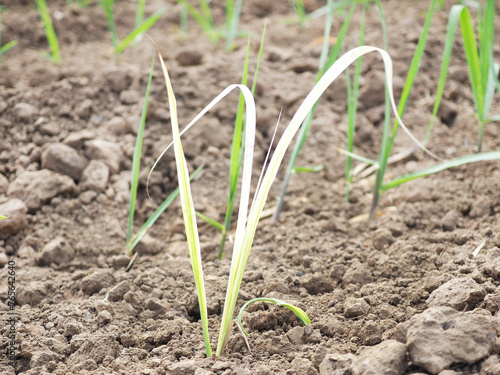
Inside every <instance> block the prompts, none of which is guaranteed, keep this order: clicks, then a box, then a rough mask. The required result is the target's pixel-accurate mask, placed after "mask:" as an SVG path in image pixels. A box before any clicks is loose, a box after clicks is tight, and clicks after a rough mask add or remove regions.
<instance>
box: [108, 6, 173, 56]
mask: <svg viewBox="0 0 500 375" xmlns="http://www.w3.org/2000/svg"><path fill="white" fill-rule="evenodd" d="M166 10H167V8H163V9H160V10H158V11H156V12H154V13H153V14H152V15H151V16H149V17H148V18H147V19H146V20H145V21H144V22H143V23H142V24H141V25H140V26H139V27H137V28H135V29H134V30H133V31H132V32H131V33H130V34H128V35H127V36H126V37H125V38H124V39H123V40H122V41H121V42H120V44H118V46H117V47H116V48H115V53H116V54H120V53H122V52H123V51H124V50H125V48H127V47H128V46H129V45H130V43H132V42H133V41H134V40H135V39H136V38H137V37H138V36H139V35H141V34H143V33H145V32H146V31H147V30H149V29H150V28H151V27H152V26H153V25H154V24H155V23H156V22H157V21H158V20H159V19H160V17H161V16H162V15H163V13H165V11H166Z"/></svg>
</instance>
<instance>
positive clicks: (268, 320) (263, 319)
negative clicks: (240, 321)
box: [246, 311, 278, 331]
mask: <svg viewBox="0 0 500 375" xmlns="http://www.w3.org/2000/svg"><path fill="white" fill-rule="evenodd" d="M246 323H247V325H248V330H249V331H253V330H257V331H268V330H271V329H274V328H276V325H277V324H278V319H277V318H276V315H275V314H274V313H272V312H270V311H256V312H254V313H251V314H249V316H248V318H247V319H246Z"/></svg>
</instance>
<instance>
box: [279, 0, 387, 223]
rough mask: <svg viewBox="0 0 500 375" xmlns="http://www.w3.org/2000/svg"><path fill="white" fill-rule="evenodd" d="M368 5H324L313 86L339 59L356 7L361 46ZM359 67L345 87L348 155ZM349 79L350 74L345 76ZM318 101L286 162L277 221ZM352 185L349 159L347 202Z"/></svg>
mask: <svg viewBox="0 0 500 375" xmlns="http://www.w3.org/2000/svg"><path fill="white" fill-rule="evenodd" d="M375 2H376V4H377V6H378V9H379V14H380V19H381V23H382V28H383V31H384V40H386V34H385V21H384V16H383V12H382V6H381V4H380V1H379V0H376V1H375ZM369 3H370V2H369V1H348V2H342V4H337V3H336V2H334V1H333V0H328V1H327V3H326V5H325V12H326V18H325V27H324V33H323V47H322V52H321V55H320V62H319V69H318V74H317V76H316V82H318V81H319V79H320V78H321V77H322V76H323V75H324V73H325V72H326V71H327V70H328V69H329V68H330V67H331V66H332V64H333V63H334V62H335V60H336V59H337V58H338V56H339V54H340V52H341V51H342V49H343V44H344V40H345V37H346V35H347V31H348V29H349V25H350V23H351V19H352V16H353V14H354V11H355V9H356V7H357V6H358V5H361V7H362V12H363V13H362V22H361V26H360V32H359V45H363V44H364V35H365V13H366V9H367V7H368V4H369ZM344 7H347V8H348V11H347V14H346V17H345V20H344V22H343V23H342V26H341V27H340V30H339V32H338V35H337V37H336V43H335V44H334V46H333V47H332V48H331V49H330V51H329V38H330V34H331V27H332V22H333V15H334V11H335V10H338V9H343V8H344ZM386 49H387V47H386ZM361 64H362V59H359V60H358V61H357V62H356V67H355V72H354V77H353V81H352V86H351V82H350V79H348V83H347V88H348V101H347V106H348V111H347V112H348V132H347V149H348V151H350V152H352V151H353V147H354V134H355V128H356V113H357V106H358V93H359V76H360V73H361ZM346 73H347V74H348V73H349V70H346ZM348 77H350V76H349V74H348ZM318 103H319V101H318V102H317V103H315V105H314V107H313V108H312V109H311V112H310V113H309V115H308V116H307V118H306V119H305V121H304V124H303V125H302V126H301V129H300V132H299V134H298V136H297V140H296V141H295V145H294V148H293V150H292V153H291V156H290V161H289V162H288V167H287V169H286V172H285V177H284V180H283V185H282V188H281V193H280V196H279V198H278V203H277V206H276V211H275V213H274V219H275V220H278V218H279V214H280V212H281V210H282V208H283V204H284V200H285V196H286V192H287V189H288V185H289V183H290V179H291V176H292V175H293V174H294V173H295V172H296V171H297V166H296V162H297V158H298V156H299V154H300V152H301V150H302V148H303V146H304V144H305V142H306V139H307V136H308V134H309V130H310V128H311V124H312V121H313V118H314V112H315V110H316V107H317V105H318ZM310 170H314V169H306V171H310ZM351 181H352V158H351V157H350V156H348V158H347V161H346V199H348V198H349V190H350V182H351Z"/></svg>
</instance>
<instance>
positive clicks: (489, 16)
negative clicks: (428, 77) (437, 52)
mask: <svg viewBox="0 0 500 375" xmlns="http://www.w3.org/2000/svg"><path fill="white" fill-rule="evenodd" d="M477 6H478V10H477V13H478V21H477V25H478V33H477V35H476V33H475V31H474V24H473V22H472V17H471V14H470V11H469V9H468V7H467V6H465V5H461V4H460V5H453V6H452V7H451V9H450V14H449V17H448V26H447V30H446V41H445V46H444V51H443V58H442V63H441V73H440V75H439V84H438V88H437V92H436V99H435V102H434V108H433V110H432V120H431V122H430V124H429V127H428V129H427V134H426V141H427V140H428V139H429V137H430V135H431V132H432V128H433V126H434V122H435V119H436V115H437V112H438V110H439V106H440V104H441V99H442V97H443V93H444V87H445V83H446V77H447V75H448V68H449V65H450V58H451V52H452V48H453V42H454V40H455V34H456V29H457V26H458V24H460V31H461V34H462V40H463V46H464V52H465V57H466V60H467V68H468V71H469V80H470V84H471V88H472V93H473V95H474V104H475V108H476V116H477V121H478V128H479V130H478V145H477V149H478V152H481V150H482V143H483V133H484V125H485V124H486V123H489V122H493V121H499V120H500V114H497V115H490V114H489V112H490V109H491V105H492V103H493V98H494V96H495V92H496V91H500V87H499V85H498V65H495V62H494V59H493V46H494V42H495V14H496V10H495V1H494V0H486V3H485V6H484V7H482V6H481V3H480V2H478V3H477ZM476 39H478V40H479V46H478V45H477V42H476Z"/></svg>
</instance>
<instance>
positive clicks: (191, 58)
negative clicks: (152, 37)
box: [175, 50, 203, 66]
mask: <svg viewBox="0 0 500 375" xmlns="http://www.w3.org/2000/svg"><path fill="white" fill-rule="evenodd" d="M202 58H203V56H202V54H201V53H200V52H198V51H193V50H187V51H182V52H180V53H178V54H177V56H175V60H176V61H177V63H178V64H179V65H180V66H194V65H200V64H201V63H202Z"/></svg>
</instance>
